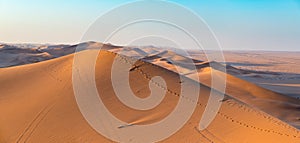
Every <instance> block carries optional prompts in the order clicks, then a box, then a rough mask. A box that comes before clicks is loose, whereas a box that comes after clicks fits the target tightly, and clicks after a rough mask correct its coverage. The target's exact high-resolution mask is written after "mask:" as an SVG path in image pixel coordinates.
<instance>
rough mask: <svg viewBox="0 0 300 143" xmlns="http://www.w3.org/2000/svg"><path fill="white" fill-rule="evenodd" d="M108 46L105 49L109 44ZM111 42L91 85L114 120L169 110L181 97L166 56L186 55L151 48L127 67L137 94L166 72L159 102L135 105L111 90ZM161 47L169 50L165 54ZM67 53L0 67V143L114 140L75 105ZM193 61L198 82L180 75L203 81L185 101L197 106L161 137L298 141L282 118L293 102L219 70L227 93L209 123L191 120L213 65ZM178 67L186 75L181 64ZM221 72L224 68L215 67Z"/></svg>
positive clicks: (153, 118) (144, 118) (147, 119)
mask: <svg viewBox="0 0 300 143" xmlns="http://www.w3.org/2000/svg"><path fill="white" fill-rule="evenodd" d="M106 46H107V47H106V49H110V47H111V46H110V45H106ZM112 48H113V49H110V51H108V50H103V51H101V52H100V54H99V57H98V59H97V65H96V83H97V88H98V91H99V92H102V93H103V94H101V95H100V96H101V99H102V101H104V103H105V105H106V107H107V108H108V109H109V110H110V111H111V112H112V113H113V114H114V115H115V116H116V117H118V118H119V119H122V120H123V121H125V122H127V123H128V124H134V125H141V124H149V123H153V122H157V121H159V120H162V119H163V118H165V117H166V116H168V113H170V112H171V111H172V110H174V109H173V108H174V107H175V106H176V104H177V102H178V100H179V97H178V96H176V95H178V92H179V90H180V86H181V83H180V80H179V75H178V73H176V71H175V70H174V67H172V64H171V63H170V62H168V60H170V59H171V60H173V61H175V62H178V63H180V62H181V61H184V58H183V57H181V56H176V55H174V54H173V53H169V52H167V53H166V52H165V53H161V52H158V53H160V54H161V55H159V58H153V56H155V51H154V53H152V54H154V55H152V58H151V57H148V58H149V59H141V60H139V61H138V62H137V64H139V65H140V66H139V67H137V68H138V70H133V71H132V72H130V85H131V88H132V90H133V92H134V93H135V94H136V96H139V97H145V95H149V94H150V90H149V87H148V84H149V78H150V77H153V76H156V75H159V76H161V77H163V78H164V80H165V81H166V84H167V87H164V89H165V90H167V91H169V92H167V93H166V95H165V98H164V99H163V102H162V103H161V104H160V105H159V106H157V107H156V108H154V109H151V110H147V111H139V110H133V109H131V108H129V107H126V106H124V105H123V104H121V102H120V101H119V100H118V99H117V98H116V96H115V93H114V92H113V87H112V85H111V79H110V77H111V76H110V74H111V67H112V66H111V65H112V62H113V60H114V58H115V57H116V56H119V54H116V53H114V52H111V51H115V52H117V51H118V50H117V48H118V47H112ZM94 52H98V51H96V50H85V51H81V52H79V53H77V54H91V53H94ZM131 52H132V51H131ZM133 52H134V51H133ZM137 53H139V54H141V53H142V52H141V51H137ZM165 54H167V55H172V54H173V55H172V56H170V57H167V56H166V55H165ZM125 55H126V54H125ZM73 56H74V55H73V54H71V55H67V56H63V57H60V58H56V59H52V60H47V61H44V62H40V63H35V64H29V65H23V66H17V67H10V68H1V69H0V84H1V86H0V93H1V95H0V112H1V117H0V142H3V143H7V142H8V143H9V142H20V143H21V142H73V143H76V142H78V143H82V142H112V141H110V140H108V139H106V138H105V137H103V136H102V135H100V134H98V133H97V132H96V131H95V130H93V129H92V128H91V127H90V126H89V124H88V123H87V122H86V121H85V119H84V118H83V116H82V114H81V113H80V111H79V109H78V106H77V104H76V101H75V97H74V93H73V89H72V62H73ZM123 57H124V58H125V59H126V58H128V57H126V56H124V55H123ZM162 58H165V59H164V60H162ZM121 62H122V61H121ZM123 62H124V61H123ZM197 62H198V64H199V65H201V63H202V64H204V65H205V66H202V67H201V68H199V71H201V72H200V75H197V76H200V80H201V83H197V82H195V81H194V80H193V79H192V76H190V78H191V79H190V78H186V79H185V82H188V83H189V85H190V86H191V88H192V87H193V86H196V85H199V84H201V89H200V91H201V92H200V95H199V96H200V98H199V100H198V101H191V100H189V101H190V102H196V104H197V107H196V110H195V112H194V113H193V115H192V117H191V118H190V119H189V121H188V122H187V123H186V124H185V125H184V126H183V128H182V129H181V130H179V131H178V132H177V133H175V134H174V135H172V136H171V137H169V138H167V139H166V140H164V141H162V142H170V143H174V142H229V143H235V142H236V143H240V142H272V143H274V142H278V143H282V142H289V143H293V142H294V143H297V142H300V133H299V130H298V129H296V128H295V127H293V126H292V125H289V124H287V123H286V122H287V121H289V120H288V119H291V120H292V118H293V120H296V119H295V117H299V116H298V115H299V114H298V112H296V111H295V110H297V109H298V108H299V107H297V106H298V105H299V103H298V102H297V101H294V100H292V99H291V98H288V97H285V96H283V95H280V94H276V93H274V92H271V91H269V90H265V89H263V88H260V87H258V86H256V85H254V84H251V83H248V82H246V81H244V80H241V79H238V78H236V77H233V76H230V75H225V76H227V78H228V79H229V80H228V84H229V86H228V87H227V89H226V94H227V98H226V100H223V101H222V102H223V103H222V106H221V109H220V110H219V112H218V114H217V116H216V118H215V119H214V120H213V122H212V123H211V124H210V125H209V127H208V128H207V129H205V130H203V131H199V130H198V129H197V127H198V124H199V121H200V119H201V115H202V114H203V111H204V109H205V106H206V104H207V100H208V97H209V93H210V90H211V89H210V76H209V74H210V72H211V71H212V70H215V69H211V68H210V67H209V64H207V63H203V62H202V61H197ZM183 63H184V62H183ZM179 65H180V64H179ZM182 69H185V71H186V72H187V73H186V76H187V77H189V75H188V70H187V69H186V67H185V65H183V66H182ZM138 71H142V72H143V73H145V74H146V75H147V76H145V74H141V73H140V72H138ZM219 74H220V75H222V74H225V73H222V72H221V71H219ZM273 105H274V106H273ZM276 111H277V112H278V114H279V113H282V114H280V115H278V114H276ZM292 112H293V113H296V115H294V114H292ZM283 114H285V115H283ZM287 114H289V115H287ZM286 118H288V119H286ZM282 120H285V122H284V121H282ZM297 120H299V119H297ZM294 126H298V125H294ZM112 128H116V129H117V128H118V127H112ZM127 128H130V126H128V127H127ZM118 129H120V130H121V129H122V127H121V128H118ZM132 142H134V139H133V141H132Z"/></svg>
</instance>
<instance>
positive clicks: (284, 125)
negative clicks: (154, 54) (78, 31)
mask: <svg viewBox="0 0 300 143" xmlns="http://www.w3.org/2000/svg"><path fill="white" fill-rule="evenodd" d="M108 52H110V51H108ZM113 54H116V53H113ZM116 56H119V57H120V58H121V59H122V60H123V61H124V62H126V63H128V64H131V65H134V63H132V62H130V61H129V60H127V59H132V60H133V61H135V60H136V59H135V58H132V57H128V56H125V55H120V54H116ZM140 61H141V62H142V63H143V64H147V65H151V66H153V67H156V68H161V67H159V66H156V65H154V64H151V63H148V62H144V61H142V60H140ZM139 67H141V65H138V66H134V69H135V70H137V71H139V72H140V73H141V74H143V75H145V76H144V77H145V78H147V79H148V80H149V81H150V82H152V83H154V84H155V85H157V86H158V87H160V88H162V89H164V90H166V91H167V92H168V93H170V94H173V95H175V96H178V97H179V96H180V95H179V94H178V93H176V92H174V91H172V90H170V89H167V88H165V87H163V86H162V85H160V84H159V83H155V82H153V81H151V78H150V77H151V76H150V75H149V74H147V73H146V72H144V71H143V70H142V69H140V68H139ZM167 70H168V69H167ZM168 71H170V70H168ZM171 72H173V71H171ZM177 74H178V73H177ZM212 90H213V89H212ZM225 96H228V95H225ZM181 97H183V98H184V99H186V100H188V101H190V102H193V103H195V102H196V103H197V104H198V105H200V106H202V104H201V103H200V102H199V101H194V100H191V99H190V98H188V97H184V96H181ZM230 98H231V99H234V100H236V101H238V102H241V104H237V103H236V102H235V103H233V104H231V105H238V106H239V108H241V109H242V110H244V111H246V112H253V113H256V114H257V115H259V116H261V117H263V118H265V119H268V120H271V121H272V122H274V123H276V124H277V125H281V126H283V127H285V128H287V129H292V130H294V131H295V132H297V133H299V131H298V130H297V129H295V128H293V127H291V126H290V125H289V124H287V123H284V122H283V121H281V120H279V119H276V118H274V117H272V116H271V115H269V114H267V113H265V112H263V111H261V110H259V109H258V110H254V109H252V108H250V107H251V106H249V105H245V104H244V102H242V101H240V100H239V99H236V98H234V97H231V96H230ZM206 106H207V105H204V107H206Z"/></svg>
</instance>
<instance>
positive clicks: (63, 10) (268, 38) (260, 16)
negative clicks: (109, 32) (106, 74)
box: [0, 0, 300, 51]
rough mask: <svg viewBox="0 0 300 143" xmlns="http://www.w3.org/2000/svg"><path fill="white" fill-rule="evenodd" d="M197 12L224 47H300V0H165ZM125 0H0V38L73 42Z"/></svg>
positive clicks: (252, 48)
mask: <svg viewBox="0 0 300 143" xmlns="http://www.w3.org/2000/svg"><path fill="white" fill-rule="evenodd" d="M171 1H172V2H175V3H178V4H181V5H183V6H185V7H187V8H189V9H191V10H192V11H194V12H196V13H197V14H198V15H200V16H201V17H202V18H203V19H204V20H205V21H206V22H207V23H208V25H209V26H210V27H211V28H212V30H213V31H214V32H215V33H216V36H217V37H218V39H219V40H220V43H221V45H222V47H223V49H225V50H285V51H291V50H297V51H299V50H300V28H299V27H300V26H299V25H300V0H199V1H197V0H184V1H179V0H171ZM127 2H131V1H127V0H107V1H104V0H82V1H79V0H73V1H60V0H43V1H42V0H26V1H24V0H0V23H1V25H0V31H1V34H0V42H8V43H78V42H79V41H80V39H81V36H82V35H83V34H84V32H85V31H86V30H87V28H88V27H89V25H90V24H92V23H93V22H94V21H95V20H96V19H97V18H98V17H99V16H101V14H103V13H105V12H107V11H109V10H110V9H112V8H115V7H117V6H119V5H122V4H124V3H127Z"/></svg>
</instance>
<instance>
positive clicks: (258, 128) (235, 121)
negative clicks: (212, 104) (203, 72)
mask: <svg viewBox="0 0 300 143" xmlns="http://www.w3.org/2000/svg"><path fill="white" fill-rule="evenodd" d="M105 52H108V53H111V54H113V55H115V56H118V57H120V58H121V59H122V61H123V62H125V63H127V64H131V65H134V63H130V62H129V61H128V60H127V58H129V59H130V57H127V56H123V55H119V54H117V53H113V52H110V51H105ZM120 61H121V60H120ZM141 62H142V63H144V64H148V65H152V66H154V65H153V64H150V63H147V62H144V61H141ZM140 67H141V66H139V67H136V68H135V69H136V70H137V71H139V73H140V74H142V75H144V76H143V77H144V78H146V79H147V80H149V81H150V82H151V78H150V75H149V74H148V73H146V72H144V71H143V70H142V69H140ZM155 85H160V84H159V83H156V84H155ZM158 87H160V88H161V87H163V86H162V85H160V86H158ZM162 89H164V90H166V89H167V88H166V87H163V88H162ZM167 92H169V93H170V94H173V95H175V96H177V97H180V94H178V93H176V92H174V91H171V90H169V89H167ZM181 97H182V96H181ZM184 99H188V101H190V102H196V101H194V100H191V99H189V98H188V97H184ZM196 103H197V105H200V106H202V104H200V103H199V102H198V101H197V102H196ZM198 103H199V104H198ZM236 104H237V103H236ZM206 106H207V104H206V105H205V107H206ZM240 107H243V108H244V109H245V111H246V108H247V106H245V105H240ZM248 109H249V111H253V112H256V113H258V115H261V117H263V118H266V119H269V121H273V122H275V123H278V122H276V121H274V120H270V118H267V116H265V115H263V114H262V113H259V112H258V111H256V110H254V109H250V108H249V107H248ZM217 113H218V114H219V115H221V117H224V118H225V119H228V120H231V121H232V122H233V123H236V124H239V125H243V126H244V127H251V128H253V129H256V130H259V131H265V132H271V133H274V134H278V135H285V136H287V137H294V138H297V136H296V135H292V136H290V135H288V134H284V133H281V132H277V131H274V130H272V129H262V128H260V127H256V126H252V125H248V124H247V123H243V122H241V121H238V120H234V119H233V117H231V116H229V115H227V114H225V113H222V112H220V111H218V112H217ZM225 115H226V116H225ZM271 119H272V118H271ZM280 125H281V126H283V127H289V128H290V129H293V130H294V131H296V132H297V133H299V131H298V130H296V129H295V128H291V127H290V126H288V125H285V124H280ZM298 138H300V137H298Z"/></svg>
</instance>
